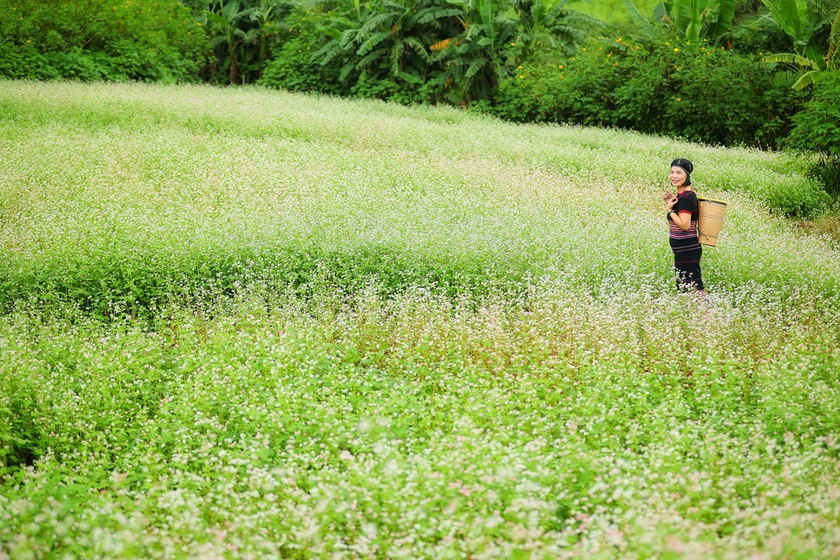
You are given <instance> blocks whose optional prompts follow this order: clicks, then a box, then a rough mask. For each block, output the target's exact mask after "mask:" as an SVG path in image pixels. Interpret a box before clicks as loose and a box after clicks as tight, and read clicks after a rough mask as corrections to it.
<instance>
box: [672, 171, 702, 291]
mask: <svg viewBox="0 0 840 560" xmlns="http://www.w3.org/2000/svg"><path fill="white" fill-rule="evenodd" d="M693 171H694V165H693V164H692V163H691V162H690V161H689V160H687V159H684V158H677V159H675V160H674V161H672V162H671V173H670V175H669V180H670V181H671V185H672V186H673V187H675V188H676V189H677V194H676V196H675V195H673V194H671V192H670V191H666V192H665V194H664V197H663V198H664V199H665V211H666V212H667V213H668V237H669V242H670V245H671V250H672V251H674V270H675V271H676V274H677V289H678V290H680V291H694V290H696V291H698V292H700V294H701V295H704V296H705V295H706V289H705V287H704V285H703V277H702V275H701V273H700V257H702V256H703V248H702V247H701V246H700V241H699V240H698V239H697V220H698V218H699V216H700V203H699V201H698V200H697V195H696V194H695V193H694V189H692V188H691V173H692V172H693Z"/></svg>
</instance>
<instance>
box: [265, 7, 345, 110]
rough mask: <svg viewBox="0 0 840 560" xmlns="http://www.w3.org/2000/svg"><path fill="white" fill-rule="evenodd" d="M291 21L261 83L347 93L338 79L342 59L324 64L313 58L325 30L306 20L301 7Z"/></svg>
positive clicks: (303, 89)
mask: <svg viewBox="0 0 840 560" xmlns="http://www.w3.org/2000/svg"><path fill="white" fill-rule="evenodd" d="M288 21H290V22H292V23H291V25H290V28H289V32H288V34H287V35H286V39H285V41H284V42H283V44H282V46H280V48H279V49H276V50H275V52H276V56H275V58H274V59H273V60H271V61H270V62H269V63H268V64H267V66H266V68H265V71H264V73H263V75H262V78H261V79H260V80H259V83H260V84H262V85H265V86H268V87H274V88H282V89H285V90H288V91H312V92H320V93H329V94H334V95H341V94H344V93H346V88H345V86H344V85H343V84H341V82H340V81H339V79H338V77H339V73H340V72H341V66H340V63H339V62H338V61H336V62H335V63H334V64H326V65H322V64H319V63H318V62H317V61H315V60H313V58H312V55H313V54H314V53H315V52H316V51H317V50H318V49H319V48H320V47H321V46H322V42H323V40H324V39H323V33H321V32H320V31H318V29H317V28H316V27H315V25H314V24H312V23H311V22H307V20H306V17H305V12H303V11H302V10H300V9H298V10H296V11H295V13H294V14H293V15H292V16H290V17H289V19H288Z"/></svg>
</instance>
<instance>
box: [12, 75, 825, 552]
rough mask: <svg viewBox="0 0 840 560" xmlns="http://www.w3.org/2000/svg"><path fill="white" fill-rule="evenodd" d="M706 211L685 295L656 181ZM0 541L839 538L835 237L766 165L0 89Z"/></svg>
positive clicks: (480, 130)
mask: <svg viewBox="0 0 840 560" xmlns="http://www.w3.org/2000/svg"><path fill="white" fill-rule="evenodd" d="M675 157H687V158H689V159H691V160H692V161H693V162H694V164H695V169H696V171H695V174H694V175H693V179H694V181H695V185H696V187H697V190H698V191H699V192H700V193H701V194H704V195H707V196H710V197H713V198H721V199H725V200H727V201H728V202H729V203H730V204H729V207H728V210H727V216H726V221H725V223H724V228H723V231H722V233H721V237H720V241H719V246H718V247H716V248H706V249H705V250H704V256H703V270H704V276H705V279H706V283H707V286H708V288H709V289H710V292H711V294H712V301H711V304H710V305H704V304H702V303H701V302H699V301H698V300H696V299H695V298H694V297H691V296H678V295H676V294H675V293H674V286H673V278H672V272H671V266H672V264H673V260H672V258H673V257H672V253H671V251H670V249H669V247H668V240H667V226H666V222H665V216H664V212H663V210H662V203H661V192H662V191H663V190H664V188H665V185H666V178H667V173H668V170H669V167H668V166H669V164H670V161H671V160H672V159H673V158H675ZM0 163H1V164H2V172H1V173H0V559H2V560H11V559H29V558H44V557H56V558H76V557H90V558H186V557H190V558H192V557H195V558H208V559H209V558H348V559H350V558H435V559H437V558H476V559H477V558H652V557H655V558H733V559H735V558H755V559H773V558H779V559H782V558H837V557H840V404H838V403H840V379H838V374H840V251H838V247H837V245H836V243H835V242H833V241H832V240H830V239H828V238H823V237H817V236H806V235H804V234H802V233H800V232H798V231H797V230H796V229H795V228H794V227H793V225H792V221H791V220H788V219H786V218H784V217H781V216H779V215H778V214H777V213H776V212H774V211H773V208H774V204H775V202H774V201H777V200H779V197H784V196H786V193H790V192H793V191H796V192H800V193H801V192H809V191H810V190H815V189H817V186H816V185H814V184H812V183H810V182H809V181H808V180H807V179H805V178H803V177H802V174H801V172H800V166H799V165H798V163H797V162H796V161H795V160H793V159H791V158H790V157H789V156H785V155H780V154H770V153H764V152H760V151H755V150H745V149H722V148H713V147H707V146H700V145H695V144H687V143H681V142H678V141H674V140H669V139H663V138H654V137H646V136H642V135H638V134H634V133H629V132H623V131H616V130H597V129H587V128H579V127H558V126H521V125H520V126H516V125H510V124H505V123H502V122H500V121H496V120H493V119H489V118H484V117H480V116H472V115H469V114H467V113H465V112H460V111H456V110H453V109H447V108H405V107H399V106H395V105H387V104H382V103H377V102H360V101H344V100H338V99H329V98H319V97H311V96H300V95H291V94H286V93H279V92H273V91H267V90H261V89H248V88H237V89H233V88H231V89H213V88H209V87H194V86H190V87H187V86H165V87H164V86H150V85H141V84H132V85H83V84H71V83H66V84H55V83H53V84H38V83H27V82H0Z"/></svg>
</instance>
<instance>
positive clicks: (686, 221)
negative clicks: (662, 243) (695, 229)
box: [670, 210, 691, 231]
mask: <svg viewBox="0 0 840 560" xmlns="http://www.w3.org/2000/svg"><path fill="white" fill-rule="evenodd" d="M670 214H671V219H672V220H674V223H675V224H677V227H678V228H680V229H681V230H683V231H688V230H689V229H691V212H685V211H683V212H680V213H679V214H678V213H676V212H674V211H673V210H672V211H671V213H670Z"/></svg>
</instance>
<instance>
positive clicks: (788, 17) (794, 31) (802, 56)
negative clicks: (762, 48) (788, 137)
mask: <svg viewBox="0 0 840 560" xmlns="http://www.w3.org/2000/svg"><path fill="white" fill-rule="evenodd" d="M762 1H763V2H764V4H765V5H766V6H767V7H768V9H769V10H770V15H769V16H768V17H770V18H772V20H773V21H774V22H775V23H776V25H778V26H779V27H780V28H781V29H782V30H783V31H784V32H785V34H787V35H788V37H790V38H791V39H792V40H793V47H794V51H795V52H792V53H779V54H774V55H770V56H766V57H764V62H766V63H768V64H786V65H790V66H794V67H796V68H797V69H798V70H799V75H798V77H797V79H796V81H795V82H794V83H793V85H792V86H791V87H792V88H793V89H795V90H801V89H804V88H805V87H807V86H808V85H810V84H812V83H813V82H814V80H816V79H817V78H818V77H819V75H820V73H821V72H824V71H827V70H835V69H837V63H836V62H835V58H836V56H835V55H836V53H837V44H838V42H840V10H838V11H837V14H831V15H828V16H821V15H820V14H818V13H817V12H815V11H814V10H812V9H811V7H810V6H809V5H808V4H807V3H806V2H805V0H779V2H778V3H774V2H771V1H770V0H762ZM829 23H830V24H831V32H830V34H829V45H828V52H827V53H826V54H825V55H823V53H822V50H821V49H820V46H819V44H817V42H816V40H815V39H814V35H815V33H816V32H817V31H819V30H820V29H822V28H823V27H824V26H825V25H828V24H829Z"/></svg>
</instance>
